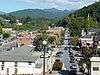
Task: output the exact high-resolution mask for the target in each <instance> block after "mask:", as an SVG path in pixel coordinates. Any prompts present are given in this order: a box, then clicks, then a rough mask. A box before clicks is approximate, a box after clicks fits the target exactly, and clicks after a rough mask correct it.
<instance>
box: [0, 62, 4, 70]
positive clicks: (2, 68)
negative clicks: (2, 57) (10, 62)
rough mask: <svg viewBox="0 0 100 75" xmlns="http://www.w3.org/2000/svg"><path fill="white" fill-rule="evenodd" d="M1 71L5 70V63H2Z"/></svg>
mask: <svg viewBox="0 0 100 75" xmlns="http://www.w3.org/2000/svg"><path fill="white" fill-rule="evenodd" d="M1 70H4V61H3V62H2V65H1Z"/></svg>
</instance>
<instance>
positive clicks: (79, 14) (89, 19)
mask: <svg viewBox="0 0 100 75" xmlns="http://www.w3.org/2000/svg"><path fill="white" fill-rule="evenodd" d="M56 25H57V26H63V27H69V29H70V31H71V35H72V36H80V35H81V30H82V29H84V30H86V31H87V30H88V29H90V28H100V2H97V3H94V4H92V5H89V6H87V7H83V8H82V9H79V10H77V11H75V12H74V13H71V14H69V15H68V16H65V17H64V18H63V19H62V20H60V21H59V22H57V24H56Z"/></svg>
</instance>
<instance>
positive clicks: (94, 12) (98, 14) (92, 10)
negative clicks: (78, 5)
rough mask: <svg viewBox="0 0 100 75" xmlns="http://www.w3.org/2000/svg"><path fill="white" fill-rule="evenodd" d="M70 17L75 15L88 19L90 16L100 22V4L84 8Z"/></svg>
mask: <svg viewBox="0 0 100 75" xmlns="http://www.w3.org/2000/svg"><path fill="white" fill-rule="evenodd" d="M70 15H74V16H75V17H85V18H87V16H88V15H89V16H90V17H92V18H94V19H95V20H97V21H98V22H100V2H96V3H94V4H92V5H89V6H87V7H83V8H82V9H80V10H78V11H76V12H74V13H72V14H70Z"/></svg>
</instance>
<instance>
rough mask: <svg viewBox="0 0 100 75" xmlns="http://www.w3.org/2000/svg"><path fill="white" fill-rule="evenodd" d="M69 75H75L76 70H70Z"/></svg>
mask: <svg viewBox="0 0 100 75" xmlns="http://www.w3.org/2000/svg"><path fill="white" fill-rule="evenodd" d="M69 73H70V75H77V74H76V73H77V70H76V69H72V70H70V72H69Z"/></svg>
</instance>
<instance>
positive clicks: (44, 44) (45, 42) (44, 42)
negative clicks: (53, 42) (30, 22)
mask: <svg viewBox="0 0 100 75" xmlns="http://www.w3.org/2000/svg"><path fill="white" fill-rule="evenodd" d="M42 43H43V47H44V48H43V51H44V53H43V75H45V49H46V48H45V46H46V45H47V41H45V40H44V41H43V42H42Z"/></svg>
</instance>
